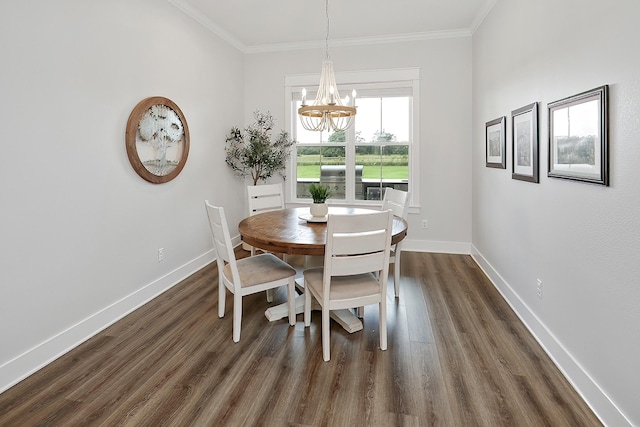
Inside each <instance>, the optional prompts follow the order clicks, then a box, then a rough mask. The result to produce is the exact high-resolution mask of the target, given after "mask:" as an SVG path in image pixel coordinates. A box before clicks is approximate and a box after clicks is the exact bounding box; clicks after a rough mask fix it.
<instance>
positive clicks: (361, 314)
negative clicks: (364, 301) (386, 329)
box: [357, 307, 364, 319]
mask: <svg viewBox="0 0 640 427" xmlns="http://www.w3.org/2000/svg"><path fill="white" fill-rule="evenodd" d="M357 310H358V314H357V315H358V318H359V319H362V318H363V317H364V307H358V308H357Z"/></svg>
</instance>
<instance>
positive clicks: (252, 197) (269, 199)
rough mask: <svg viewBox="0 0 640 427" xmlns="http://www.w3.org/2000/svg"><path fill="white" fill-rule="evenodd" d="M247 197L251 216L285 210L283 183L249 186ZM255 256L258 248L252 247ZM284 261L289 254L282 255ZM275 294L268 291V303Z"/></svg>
mask: <svg viewBox="0 0 640 427" xmlns="http://www.w3.org/2000/svg"><path fill="white" fill-rule="evenodd" d="M247 196H248V198H249V216H252V215H255V214H259V213H261V212H269V211H274V210H277V209H284V194H283V192H282V183H278V184H262V185H249V186H247ZM255 254H256V248H254V247H253V246H251V256H253V255H255ZM282 259H283V260H284V261H285V262H287V254H282ZM273 293H274V291H273V289H269V290H267V301H268V302H273Z"/></svg>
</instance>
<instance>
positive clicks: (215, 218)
mask: <svg viewBox="0 0 640 427" xmlns="http://www.w3.org/2000/svg"><path fill="white" fill-rule="evenodd" d="M204 204H205V206H206V208H207V216H208V218H209V227H210V228H211V234H212V238H213V248H214V249H215V251H216V260H217V262H218V274H219V277H222V276H223V273H222V272H223V269H224V266H225V263H229V264H230V266H231V274H232V278H230V280H231V282H232V283H234V284H235V283H240V282H239V280H238V279H239V277H240V275H239V274H238V267H237V265H236V255H235V252H234V251H233V243H232V242H231V235H230V234H229V227H228V225H227V218H226V216H225V214H224V208H222V207H218V206H214V205H212V204H211V203H209V201H208V200H205V201H204Z"/></svg>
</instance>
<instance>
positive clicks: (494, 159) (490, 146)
mask: <svg viewBox="0 0 640 427" xmlns="http://www.w3.org/2000/svg"><path fill="white" fill-rule="evenodd" d="M506 123H507V118H506V117H505V116H502V117H500V118H498V119H495V120H491V121H490V122H487V123H486V124H485V143H486V165H487V167H488V168H500V169H506V168H507V161H506V158H507V156H506V153H505V151H506V148H507V144H506Z"/></svg>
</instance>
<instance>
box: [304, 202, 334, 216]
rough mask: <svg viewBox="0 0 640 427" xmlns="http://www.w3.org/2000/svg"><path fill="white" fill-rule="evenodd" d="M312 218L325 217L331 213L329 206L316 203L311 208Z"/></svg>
mask: <svg viewBox="0 0 640 427" xmlns="http://www.w3.org/2000/svg"><path fill="white" fill-rule="evenodd" d="M309 212H310V213H311V216H315V217H323V216H327V213H329V206H328V205H327V204H326V203H314V204H312V205H311V207H310V208H309Z"/></svg>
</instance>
